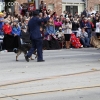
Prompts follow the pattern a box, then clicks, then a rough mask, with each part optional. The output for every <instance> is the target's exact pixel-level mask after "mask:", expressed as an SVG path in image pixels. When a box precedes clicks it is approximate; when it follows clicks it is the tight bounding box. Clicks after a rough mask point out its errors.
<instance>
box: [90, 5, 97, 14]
mask: <svg viewBox="0 0 100 100" xmlns="http://www.w3.org/2000/svg"><path fill="white" fill-rule="evenodd" d="M89 14H90V15H91V14H96V11H95V10H94V9H93V8H92V7H90V11H89Z"/></svg>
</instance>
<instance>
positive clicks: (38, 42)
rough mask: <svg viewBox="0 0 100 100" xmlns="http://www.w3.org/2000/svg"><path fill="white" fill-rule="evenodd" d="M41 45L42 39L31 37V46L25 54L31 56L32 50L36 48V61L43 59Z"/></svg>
mask: <svg viewBox="0 0 100 100" xmlns="http://www.w3.org/2000/svg"><path fill="white" fill-rule="evenodd" d="M42 45H43V40H42V38H41V39H33V40H32V48H31V49H30V50H29V52H28V54H27V56H28V57H31V55H32V54H33V52H34V51H35V50H36V49H37V56H38V58H37V61H41V60H43V55H42Z"/></svg>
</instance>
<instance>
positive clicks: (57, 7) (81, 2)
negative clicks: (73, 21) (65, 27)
mask: <svg viewBox="0 0 100 100" xmlns="http://www.w3.org/2000/svg"><path fill="white" fill-rule="evenodd" d="M16 1H17V2H19V4H23V3H28V1H31V0H16ZM41 1H44V2H45V3H46V5H47V8H48V9H51V10H52V11H56V12H57V14H58V15H60V14H61V13H62V12H63V11H65V10H66V11H68V12H70V13H72V14H73V15H74V13H75V12H78V14H81V12H82V11H83V10H84V8H88V10H89V9H90V7H93V8H94V9H95V10H96V11H100V0H35V3H36V7H37V8H38V6H39V3H40V2H41ZM15 11H16V12H18V5H16V6H15Z"/></svg>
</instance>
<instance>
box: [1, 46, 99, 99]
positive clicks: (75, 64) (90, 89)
mask: <svg viewBox="0 0 100 100" xmlns="http://www.w3.org/2000/svg"><path fill="white" fill-rule="evenodd" d="M43 55H44V60H45V62H37V60H36V59H35V60H30V62H26V61H25V58H24V55H23V54H21V55H20V56H19V58H18V59H19V61H18V62H16V60H15V56H16V54H15V53H13V52H1V53H0V100H100V50H97V49H96V48H81V49H68V50H67V49H61V50H45V51H44V52H43ZM33 58H35V56H34V55H33Z"/></svg>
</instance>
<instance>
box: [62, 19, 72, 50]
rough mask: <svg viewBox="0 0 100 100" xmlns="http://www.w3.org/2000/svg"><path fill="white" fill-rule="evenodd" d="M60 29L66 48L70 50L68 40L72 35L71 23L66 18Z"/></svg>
mask: <svg viewBox="0 0 100 100" xmlns="http://www.w3.org/2000/svg"><path fill="white" fill-rule="evenodd" d="M62 29H63V30H64V36H65V41H66V48H67V49H69V48H70V38H71V34H72V23H71V22H70V19H69V18H66V20H65V22H64V23H63V25H62Z"/></svg>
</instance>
